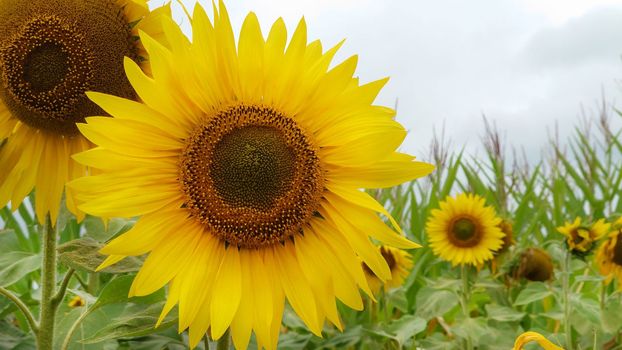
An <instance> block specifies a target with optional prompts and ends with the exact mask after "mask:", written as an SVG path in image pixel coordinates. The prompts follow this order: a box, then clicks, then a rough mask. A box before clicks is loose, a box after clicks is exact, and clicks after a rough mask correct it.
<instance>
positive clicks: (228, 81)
mask: <svg viewBox="0 0 622 350" xmlns="http://www.w3.org/2000/svg"><path fill="white" fill-rule="evenodd" d="M163 26H164V30H165V34H166V37H167V38H168V39H169V42H170V43H171V44H172V45H171V49H167V48H166V47H164V46H163V45H161V44H159V43H158V42H157V41H156V40H154V39H153V38H151V37H150V36H149V35H148V34H146V33H141V40H142V42H143V44H144V45H145V48H146V50H147V52H148V53H149V58H150V61H151V67H152V72H153V78H151V77H149V76H147V75H145V74H144V73H143V72H141V70H140V69H139V68H138V66H137V65H136V63H134V62H133V61H132V60H126V73H127V75H128V78H129V80H130V82H131V84H132V86H134V88H135V89H136V92H137V93H138V95H139V96H140V98H141V100H142V101H143V102H142V103H137V102H133V101H130V100H127V99H124V98H119V97H114V96H110V95H106V94H101V93H90V94H89V97H90V98H91V99H92V100H93V101H94V102H96V103H97V104H98V105H99V106H101V107H102V108H103V109H104V110H106V111H107V112H109V113H110V114H111V115H112V116H113V118H99V117H93V118H87V119H86V122H87V123H86V124H80V125H79V128H80V130H81V132H82V133H83V134H84V135H85V136H86V137H87V138H88V139H89V140H91V141H92V142H93V143H95V144H96V145H98V147H97V148H94V149H92V150H89V151H87V152H84V153H81V154H79V155H76V156H75V157H74V158H75V159H76V160H78V161H79V162H81V163H82V164H84V165H87V166H92V167H95V168H98V169H99V170H101V173H100V174H99V175H96V176H90V177H84V178H82V179H78V180H75V181H73V182H72V183H71V184H70V187H71V188H73V189H74V190H75V191H76V199H77V201H78V202H79V203H81V204H80V206H79V207H80V209H82V210H84V211H85V212H87V213H90V214H93V215H99V216H104V217H119V216H120V217H132V216H140V218H139V219H138V221H137V223H136V225H135V226H134V227H133V228H132V229H131V230H130V231H128V232H126V233H125V234H123V235H121V236H119V237H118V238H116V239H114V240H113V241H111V242H109V243H108V244H107V245H106V246H105V247H104V248H103V249H102V250H101V252H102V253H103V254H107V255H110V256H109V257H108V259H107V260H106V261H105V262H104V263H103V264H102V266H101V268H104V267H106V266H109V265H110V264H113V263H115V262H117V261H119V260H121V259H123V258H124V257H126V256H131V255H142V254H145V253H149V256H148V257H147V259H146V260H145V263H144V265H143V266H142V268H141V270H140V271H139V273H138V274H137V276H136V278H135V280H134V282H133V285H132V288H131V290H130V295H132V296H138V295H147V294H150V293H153V292H154V291H156V290H158V289H160V288H162V287H163V286H165V285H167V284H168V286H169V291H168V300H167V303H166V305H165V307H164V310H163V312H162V317H164V316H165V315H166V314H167V313H168V312H169V311H170V310H171V309H172V308H173V307H174V306H175V305H179V308H178V310H179V311H178V312H179V330H180V331H183V330H185V329H187V328H189V337H190V346H191V347H195V346H196V345H197V343H198V342H199V341H200V340H201V338H202V337H203V336H204V335H205V333H206V332H207V331H208V329H209V332H210V335H211V337H212V338H213V339H219V338H220V337H221V336H222V335H223V334H224V333H225V331H226V330H227V328H230V330H231V335H232V337H233V340H234V344H235V346H236V348H238V349H246V347H247V344H248V342H249V338H250V335H251V332H253V331H254V333H255V335H256V339H257V341H258V344H259V345H260V347H265V348H269V349H274V348H276V343H277V340H278V333H279V329H280V325H281V319H282V313H283V308H284V302H285V299H286V298H287V300H288V301H289V304H290V305H291V306H292V308H293V310H294V311H295V312H296V313H297V314H298V315H299V316H300V317H301V319H302V320H303V321H304V322H305V323H306V325H307V326H308V327H309V329H310V330H311V331H312V332H313V333H315V334H316V335H318V336H320V335H321V331H322V325H323V323H324V321H325V319H328V320H329V321H330V322H331V323H333V324H334V325H335V326H336V327H338V328H339V329H341V328H342V326H341V322H340V319H339V315H338V313H337V308H336V299H339V300H341V301H342V302H343V303H344V304H345V305H347V306H349V307H351V308H353V309H357V310H360V309H362V307H363V302H362V299H361V296H360V292H359V288H360V289H362V290H363V291H364V292H365V293H367V294H368V295H371V291H370V289H369V286H368V284H367V281H366V279H365V274H364V272H363V268H362V266H361V264H360V261H361V260H362V261H363V262H364V263H365V264H367V266H369V268H370V269H371V270H372V271H373V272H374V273H375V274H376V275H377V276H379V278H380V279H381V280H382V281H385V280H387V279H390V278H391V271H390V269H389V267H388V265H387V262H386V261H385V259H384V258H383V256H382V254H381V253H380V252H379V251H378V249H377V248H376V247H375V246H374V244H373V243H372V241H371V240H370V238H369V235H368V233H369V232H370V233H371V234H370V235H371V236H372V237H373V238H375V239H377V240H378V241H381V242H385V243H386V244H389V245H392V246H396V247H399V248H416V247H418V245H417V244H415V243H412V242H410V241H408V240H407V239H405V238H404V237H403V236H402V235H400V234H399V232H401V231H400V229H399V227H398V225H397V223H396V222H395V220H393V219H392V218H391V217H390V215H389V214H388V212H387V211H386V210H385V209H384V208H383V207H382V206H381V205H380V204H379V203H378V202H376V201H375V200H374V199H373V198H372V197H371V196H369V195H368V194H366V193H365V192H363V191H360V190H359V189H360V188H364V187H372V188H382V187H390V186H394V185H396V184H399V183H402V182H404V181H408V180H411V179H414V178H418V177H421V176H424V175H426V174H428V173H430V172H431V171H432V168H433V167H432V166H431V165H429V164H426V163H421V162H415V161H414V158H413V157H412V156H409V155H406V154H403V153H397V152H396V148H397V147H398V146H399V145H400V144H401V142H402V140H403V139H404V137H405V135H406V132H405V130H404V128H403V127H402V126H401V125H400V124H399V123H397V122H396V121H395V120H394V119H393V116H394V113H395V112H394V111H393V110H391V109H389V108H386V107H381V106H376V105H373V104H372V103H373V101H374V99H375V97H376V95H377V93H378V92H379V91H380V89H381V88H382V86H383V85H384V84H385V83H386V79H382V80H379V81H374V82H371V83H368V84H364V85H361V84H359V81H358V79H357V78H353V73H354V71H355V68H356V62H357V59H356V56H354V57H352V58H349V59H347V60H345V61H344V62H343V63H340V64H337V65H335V66H334V67H333V68H331V69H329V67H330V66H331V61H332V58H333V57H334V55H335V54H336V52H337V50H338V49H339V46H340V45H337V46H336V47H333V48H331V49H329V50H327V51H324V50H323V48H322V45H321V44H320V42H319V41H313V42H311V43H307V27H306V24H305V21H304V19H303V20H301V21H300V23H299V24H298V27H297V28H296V30H295V32H294V34H293V36H292V38H291V40H290V42H289V45H286V41H287V35H286V29H285V25H284V22H283V20H282V19H279V20H277V21H276V22H275V23H274V25H273V26H272V29H271V30H270V33H269V34H268V36H267V39H264V36H263V34H262V32H261V30H260V26H259V23H258V20H257V17H256V16H255V14H253V13H250V14H249V15H248V16H247V17H246V19H245V21H244V23H243V25H242V29H241V33H240V36H239V42H238V43H237V49H236V43H235V40H234V35H233V30H232V27H231V24H230V21H229V16H228V14H227V11H226V8H225V6H224V4H223V3H222V2H221V3H220V6H219V9H217V8H216V7H215V8H214V17H213V22H212V21H210V19H209V18H208V16H207V14H206V13H205V11H204V9H203V8H202V7H201V6H200V5H196V7H195V9H194V14H193V16H192V38H193V39H192V42H190V41H189V40H188V39H187V38H186V37H185V36H184V35H183V33H182V32H181V30H180V29H179V27H178V26H177V25H176V24H175V23H174V22H173V21H172V20H170V19H164V22H163ZM378 213H380V214H382V215H384V216H386V217H387V218H388V219H389V220H390V221H391V222H392V226H393V227H394V228H395V230H397V232H396V231H394V230H393V229H391V228H390V227H389V226H387V225H386V224H385V223H384V221H383V219H382V217H380V216H379V214H378ZM161 319H162V318H161Z"/></svg>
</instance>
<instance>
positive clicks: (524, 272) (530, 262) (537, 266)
mask: <svg viewBox="0 0 622 350" xmlns="http://www.w3.org/2000/svg"><path fill="white" fill-rule="evenodd" d="M513 275H514V278H524V279H526V280H528V281H538V282H544V281H548V280H550V279H551V278H552V277H553V260H552V259H551V256H550V255H549V253H547V252H546V251H544V250H542V249H539V248H527V249H525V251H523V252H522V253H521V255H520V257H519V260H518V262H517V265H516V266H515V268H514V271H513Z"/></svg>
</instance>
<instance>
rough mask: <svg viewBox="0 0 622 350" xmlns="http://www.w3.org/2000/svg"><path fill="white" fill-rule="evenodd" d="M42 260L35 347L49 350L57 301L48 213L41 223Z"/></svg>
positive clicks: (53, 242)
mask: <svg viewBox="0 0 622 350" xmlns="http://www.w3.org/2000/svg"><path fill="white" fill-rule="evenodd" d="M42 251H43V260H42V263H41V311H40V313H39V333H38V334H37V349H41V350H51V349H52V345H53V344H54V316H55V315H56V309H57V307H58V303H55V302H54V295H55V293H56V230H55V229H54V226H53V225H52V220H51V219H50V214H49V213H48V214H47V215H46V217H45V225H43V249H42Z"/></svg>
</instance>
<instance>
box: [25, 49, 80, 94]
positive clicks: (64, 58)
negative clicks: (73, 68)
mask: <svg viewBox="0 0 622 350" xmlns="http://www.w3.org/2000/svg"><path fill="white" fill-rule="evenodd" d="M68 64H69V56H68V55H67V52H66V50H65V49H64V48H63V46H61V45H58V44H57V43H53V42H48V43H44V44H42V45H40V46H38V47H35V48H34V49H33V50H32V51H30V52H29V53H28V54H27V55H26V57H25V60H24V77H23V78H24V81H26V82H28V83H30V88H31V89H32V90H33V91H35V92H43V91H48V90H51V89H53V88H54V87H55V86H57V85H58V84H60V83H61V82H62V81H63V79H64V78H65V76H66V75H67V72H68V71H69V69H68V67H67V65H68Z"/></svg>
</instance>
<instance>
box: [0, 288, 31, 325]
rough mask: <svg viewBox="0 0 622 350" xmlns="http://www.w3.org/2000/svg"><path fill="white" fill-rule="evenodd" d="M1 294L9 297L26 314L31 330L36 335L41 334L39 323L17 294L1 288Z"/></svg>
mask: <svg viewBox="0 0 622 350" xmlns="http://www.w3.org/2000/svg"><path fill="white" fill-rule="evenodd" d="M0 294H2V295H4V296H5V297H7V298H8V299H9V300H10V301H12V302H13V303H14V304H15V306H17V308H18V309H19V310H20V311H21V312H22V313H23V314H24V316H25V317H26V321H28V325H30V329H32V332H33V333H34V334H35V335H36V334H37V333H38V332H39V325H37V321H35V317H34V316H33V314H32V313H31V312H30V310H28V306H26V304H24V302H23V301H22V300H21V299H20V298H19V297H18V296H17V295H15V294H13V293H12V292H11V291H10V290H8V289H5V288H3V287H0Z"/></svg>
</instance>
